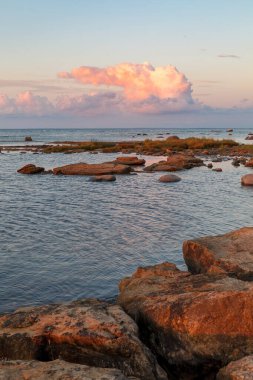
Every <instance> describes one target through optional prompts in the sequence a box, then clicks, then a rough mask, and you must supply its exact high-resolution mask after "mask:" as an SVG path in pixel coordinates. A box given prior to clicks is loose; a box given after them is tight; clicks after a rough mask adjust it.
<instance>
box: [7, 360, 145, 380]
mask: <svg viewBox="0 0 253 380" xmlns="http://www.w3.org/2000/svg"><path fill="white" fill-rule="evenodd" d="M18 379H19V380H21V379H24V380H63V379H65V380H91V379H96V380H128V379H129V380H130V378H129V377H126V376H124V375H123V373H122V372H121V371H120V370H118V369H115V368H95V367H89V366H86V365H81V364H72V363H67V362H65V361H63V360H53V361H51V362H39V361H36V360H32V361H21V360H18V361H1V362H0V380H18ZM134 379H136V380H138V379H137V378H136V377H131V380H134Z"/></svg>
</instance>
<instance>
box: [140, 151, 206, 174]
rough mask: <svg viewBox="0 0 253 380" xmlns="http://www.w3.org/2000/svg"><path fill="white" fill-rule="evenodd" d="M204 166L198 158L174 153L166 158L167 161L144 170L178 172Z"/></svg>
mask: <svg viewBox="0 0 253 380" xmlns="http://www.w3.org/2000/svg"><path fill="white" fill-rule="evenodd" d="M202 165H204V163H203V161H202V160H201V159H200V158H197V157H195V156H192V155H187V154H183V153H176V154H172V155H170V156H168V158H167V161H160V162H158V163H155V164H152V165H150V166H147V167H146V168H145V169H144V170H145V171H148V172H152V171H158V172H159V171H168V172H173V171H178V170H183V169H191V168H194V167H199V166H202Z"/></svg>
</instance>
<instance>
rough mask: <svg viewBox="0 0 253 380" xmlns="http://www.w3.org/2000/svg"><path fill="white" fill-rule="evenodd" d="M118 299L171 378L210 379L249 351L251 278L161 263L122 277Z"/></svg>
mask: <svg viewBox="0 0 253 380" xmlns="http://www.w3.org/2000/svg"><path fill="white" fill-rule="evenodd" d="M118 302H119V304H120V305H121V306H122V307H123V308H124V309H125V311H126V312H127V313H128V314H129V315H130V316H131V317H132V318H133V319H134V320H135V321H136V322H137V324H138V325H139V327H140V330H141V332H142V340H143V342H145V344H146V345H148V346H149V347H150V348H151V350H152V351H153V352H154V353H155V354H156V355H157V357H159V358H160V362H162V363H163V366H164V368H167V370H168V371H169V373H172V374H173V375H174V377H175V379H180V380H182V379H184V380H192V379H194V380H197V379H198V380H199V379H214V378H215V377H214V376H215V374H216V373H217V371H218V369H220V368H221V367H222V366H224V365H226V364H228V363H229V362H230V361H232V360H237V359H239V358H241V357H242V356H244V355H247V354H251V353H253V315H252V310H253V283H251V282H245V281H240V280H238V279H235V278H231V277H228V276H226V275H224V274H216V275H208V274H199V275H191V274H190V273H189V272H186V271H184V272H183V271H180V270H178V269H177V268H176V266H175V265H174V264H170V263H163V264H159V265H154V266H152V267H147V268H139V269H138V270H137V271H136V272H135V273H134V274H133V275H132V276H131V277H128V278H125V279H123V280H122V281H121V283H120V295H119V298H118Z"/></svg>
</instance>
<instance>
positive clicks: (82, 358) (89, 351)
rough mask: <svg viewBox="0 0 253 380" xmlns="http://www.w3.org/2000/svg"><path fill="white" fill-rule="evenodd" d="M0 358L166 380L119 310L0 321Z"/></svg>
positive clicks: (51, 312) (28, 311)
mask: <svg viewBox="0 0 253 380" xmlns="http://www.w3.org/2000/svg"><path fill="white" fill-rule="evenodd" d="M0 357H2V358H7V359H8V360H10V359H11V360H13V359H14V360H17V359H20V360H32V359H37V360H42V361H47V360H53V359H57V358H61V359H64V360H66V361H69V362H73V363H79V364H86V365H91V366H96V367H108V368H118V369H120V370H121V371H122V372H123V373H124V375H126V376H135V377H139V378H141V379H143V380H155V379H161V380H162V379H164V380H165V379H167V376H166V375H165V373H164V371H163V370H162V369H161V368H160V367H159V365H158V363H157V361H156V359H155V357H154V356H153V355H152V353H151V352H150V351H149V349H148V348H147V347H145V346H144V345H143V344H142V343H141V341H140V340H139V338H138V327H137V326H136V324H135V323H134V321H133V320H132V319H131V318H130V317H129V316H128V315H127V314H126V313H125V312H124V311H123V310H122V309H121V307H120V306H118V305H110V304H108V303H106V302H102V301H97V300H82V301H76V302H72V303H68V304H62V305H48V306H40V307H30V308H24V309H20V310H17V311H16V312H14V313H11V314H6V315H2V316H0Z"/></svg>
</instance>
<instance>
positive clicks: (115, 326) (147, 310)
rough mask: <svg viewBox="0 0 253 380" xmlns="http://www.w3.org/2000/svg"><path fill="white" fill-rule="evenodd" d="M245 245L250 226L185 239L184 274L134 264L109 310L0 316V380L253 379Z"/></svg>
mask: <svg viewBox="0 0 253 380" xmlns="http://www.w3.org/2000/svg"><path fill="white" fill-rule="evenodd" d="M252 241H253V227H248V228H242V229H240V230H237V231H234V232H231V233H228V234H225V235H220V236H212V237H210V236H209V237H204V238H199V239H194V240H188V241H185V242H184V243H183V254H184V259H185V262H186V264H187V267H188V271H181V270H179V269H178V268H177V267H176V266H175V265H174V264H172V263H162V264H157V265H154V266H150V267H145V268H138V269H137V271H136V272H135V273H134V274H133V275H132V276H131V277H127V278H125V279H123V280H122V281H121V282H120V294H119V297H118V300H117V302H116V304H110V303H107V302H104V301H98V300H94V299H86V300H79V301H75V302H71V303H68V304H59V305H48V306H39V307H30V308H23V309H19V310H17V311H16V312H14V313H9V314H4V315H1V316H0V357H1V358H2V361H1V363H0V379H7V378H8V379H9V380H14V379H18V378H25V379H29V380H35V379H36V380H37V379H41V380H44V379H47V378H49V377H47V376H49V374H50V379H51V378H52V379H55V380H56V379H63V378H68V379H73V380H79V379H80V380H81V379H98V380H99V379H101V380H102V379H103V380H125V379H140V380H156V379H157V380H165V379H167V380H176V379H177V380H200V379H201V380H212V379H213V380H214V379H216V380H248V379H252V378H253V375H252V373H253V372H252V371H253V313H252V310H253V282H252V280H253V244H252ZM24 374H25V375H24ZM22 376H23V377H22ZM64 376H65V377H64Z"/></svg>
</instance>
